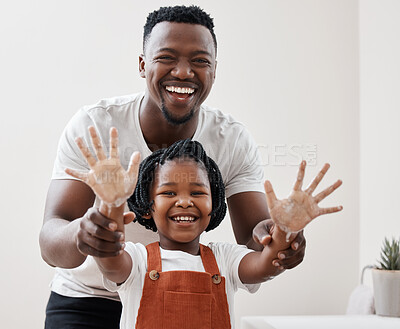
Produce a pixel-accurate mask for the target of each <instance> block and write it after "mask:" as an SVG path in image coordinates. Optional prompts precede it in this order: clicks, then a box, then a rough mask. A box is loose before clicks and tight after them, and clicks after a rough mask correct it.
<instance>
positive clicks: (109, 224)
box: [82, 207, 121, 236]
mask: <svg viewBox="0 0 400 329" xmlns="http://www.w3.org/2000/svg"><path fill="white" fill-rule="evenodd" d="M84 217H86V218H87V219H88V220H89V222H91V223H94V224H96V225H98V226H100V227H102V228H104V229H106V230H108V231H112V232H114V231H115V230H116V229H117V223H116V222H115V221H113V220H112V219H109V218H108V217H106V216H104V215H102V213H101V212H100V211H99V209H98V208H95V207H92V208H89V210H88V211H87V212H86V214H85V216H84ZM82 223H84V221H82ZM115 233H116V235H117V236H120V235H121V232H115Z"/></svg>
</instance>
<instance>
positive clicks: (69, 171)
mask: <svg viewBox="0 0 400 329" xmlns="http://www.w3.org/2000/svg"><path fill="white" fill-rule="evenodd" d="M65 172H66V173H67V174H68V175H70V176H72V177H75V178H77V179H80V180H81V181H83V182H87V179H88V174H87V173H85V172H79V171H76V170H73V169H70V168H65Z"/></svg>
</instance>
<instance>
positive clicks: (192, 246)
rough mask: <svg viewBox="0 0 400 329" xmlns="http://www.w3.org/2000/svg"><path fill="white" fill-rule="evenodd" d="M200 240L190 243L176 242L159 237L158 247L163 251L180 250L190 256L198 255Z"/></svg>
mask: <svg viewBox="0 0 400 329" xmlns="http://www.w3.org/2000/svg"><path fill="white" fill-rule="evenodd" d="M199 240H200V239H196V240H195V241H191V242H184V243H183V242H177V241H170V240H166V239H163V237H161V236H160V247H161V248H163V249H164V250H180V251H183V252H187V253H188V254H191V255H200V242H199Z"/></svg>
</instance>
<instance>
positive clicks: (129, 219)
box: [124, 211, 136, 224]
mask: <svg viewBox="0 0 400 329" xmlns="http://www.w3.org/2000/svg"><path fill="white" fill-rule="evenodd" d="M135 218H136V215H135V213H133V212H132V211H128V212H126V213H124V224H129V223H130V222H132V221H133V220H134V219H135Z"/></svg>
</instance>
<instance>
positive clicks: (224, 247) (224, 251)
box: [208, 242, 261, 293]
mask: <svg viewBox="0 0 400 329" xmlns="http://www.w3.org/2000/svg"><path fill="white" fill-rule="evenodd" d="M208 246H209V247H210V248H211V250H212V251H213V253H214V256H215V258H216V260H217V264H218V267H219V270H220V272H221V275H222V276H224V277H225V279H226V280H227V281H228V282H227V286H230V287H232V289H233V290H234V291H237V290H238V289H239V288H240V289H244V290H246V291H248V292H250V293H255V292H256V291H257V290H258V289H259V288H260V285H261V284H260V283H257V284H244V283H242V281H241V280H240V278H239V264H240V261H241V260H242V259H243V257H244V256H246V255H247V254H248V253H250V252H253V250H250V249H248V248H247V247H246V246H242V245H237V244H233V243H223V242H216V243H215V242H211V243H209V245H208Z"/></svg>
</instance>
